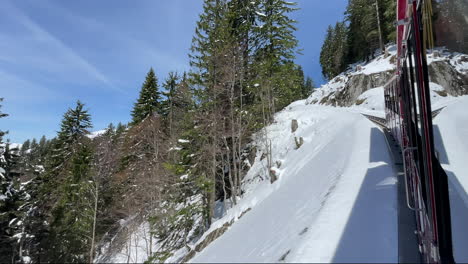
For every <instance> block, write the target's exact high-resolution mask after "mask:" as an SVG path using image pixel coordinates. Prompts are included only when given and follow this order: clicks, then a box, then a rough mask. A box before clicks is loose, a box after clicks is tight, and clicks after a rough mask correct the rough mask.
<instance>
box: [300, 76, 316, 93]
mask: <svg viewBox="0 0 468 264" xmlns="http://www.w3.org/2000/svg"><path fill="white" fill-rule="evenodd" d="M314 88H315V84H314V81H313V80H312V78H310V77H307V78H306V80H305V83H304V88H303V90H302V94H303V96H304V98H307V97H308V96H309V95H311V94H312V92H313V91H314Z"/></svg>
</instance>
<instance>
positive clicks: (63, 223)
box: [50, 142, 95, 263]
mask: <svg viewBox="0 0 468 264" xmlns="http://www.w3.org/2000/svg"><path fill="white" fill-rule="evenodd" d="M92 155H93V151H92V149H91V148H90V147H89V146H88V145H87V144H86V142H81V144H80V145H79V146H78V148H77V149H76V150H75V153H74V154H73V156H72V157H71V162H70V170H69V171H68V172H66V179H65V181H64V183H63V184H62V185H61V190H60V194H61V195H60V198H59V199H58V201H57V203H56V204H55V206H54V208H53V210H52V221H51V226H50V228H51V236H50V246H51V252H50V253H51V254H52V258H51V259H53V260H54V261H55V262H62V263H65V262H67V263H68V262H86V261H87V257H86V256H87V253H88V250H89V243H90V237H91V232H92V222H93V203H92V201H93V195H95V194H94V193H93V192H92V190H93V186H92V183H93V182H92V176H91V173H90V169H91V162H92Z"/></svg>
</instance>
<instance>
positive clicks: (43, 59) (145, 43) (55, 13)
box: [0, 0, 347, 142]
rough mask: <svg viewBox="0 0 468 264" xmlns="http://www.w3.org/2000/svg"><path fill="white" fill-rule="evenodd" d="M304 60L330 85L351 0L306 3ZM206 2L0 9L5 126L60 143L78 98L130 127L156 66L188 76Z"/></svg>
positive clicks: (102, 119) (90, 0)
mask: <svg viewBox="0 0 468 264" xmlns="http://www.w3.org/2000/svg"><path fill="white" fill-rule="evenodd" d="M297 2H298V3H299V7H301V10H300V11H297V12H296V13H295V14H293V17H294V18H295V19H296V20H297V21H298V22H299V23H298V25H297V26H298V28H299V30H298V31H297V32H296V36H297V37H298V39H299V43H300V48H302V49H303V51H302V53H303V55H299V56H298V58H297V63H298V64H301V65H302V66H303V67H304V71H305V73H306V75H309V76H311V77H312V78H313V79H314V81H315V82H316V83H323V79H322V76H321V69H320V65H319V62H318V58H319V52H320V47H321V44H322V41H323V37H324V35H325V31H326V28H327V26H328V25H329V24H334V23H335V22H336V21H338V20H341V19H342V18H343V12H344V10H345V6H346V3H347V0H331V1H319V0H300V1H297ZM202 3H203V1H202V0H138V1H127V0H112V1H111V0H103V1H94V0H80V1H59V0H54V1H52V0H49V1H46V0H41V1H33V0H24V1H10V0H2V4H1V6H0V25H1V27H0V97H4V102H3V107H2V112H5V113H8V114H9V115H10V116H9V117H7V118H2V119H0V129H1V130H9V131H10V133H9V135H7V136H6V138H9V139H10V140H11V141H12V142H23V141H24V140H25V139H27V138H33V137H36V138H39V137H41V136H42V135H46V136H47V137H48V138H51V137H53V136H55V134H56V131H57V130H58V129H59V124H60V120H61V118H62V115H63V113H64V112H65V111H66V110H67V109H68V108H69V107H72V106H74V104H75V102H76V100H77V99H79V100H81V101H82V102H84V103H85V104H86V105H87V107H88V108H89V109H90V113H91V115H92V118H93V124H94V129H93V130H99V129H103V128H105V127H106V126H107V124H109V123H110V122H114V123H118V122H119V121H121V122H128V121H129V120H130V111H131V109H132V106H133V103H134V101H135V100H136V98H137V96H138V93H139V90H140V88H141V84H142V82H143V80H144V77H145V75H146V73H147V72H148V70H149V68H150V67H153V68H154V69H155V71H156V74H157V76H158V77H159V79H160V82H161V81H163V80H164V78H165V77H166V76H167V74H168V72H170V71H179V72H181V71H184V70H188V69H189V66H188V56H187V53H188V51H189V48H190V44H191V39H192V35H193V32H194V29H195V23H196V21H197V19H198V15H199V14H200V13H201V11H202Z"/></svg>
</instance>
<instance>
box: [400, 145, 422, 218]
mask: <svg viewBox="0 0 468 264" xmlns="http://www.w3.org/2000/svg"><path fill="white" fill-rule="evenodd" d="M417 149H418V148H416V147H409V148H405V149H403V152H402V155H403V173H404V177H405V191H406V205H407V206H408V208H409V209H411V210H413V211H422V209H421V208H416V200H415V205H414V206H411V205H410V201H409V192H408V176H407V174H406V153H407V152H408V151H414V150H417Z"/></svg>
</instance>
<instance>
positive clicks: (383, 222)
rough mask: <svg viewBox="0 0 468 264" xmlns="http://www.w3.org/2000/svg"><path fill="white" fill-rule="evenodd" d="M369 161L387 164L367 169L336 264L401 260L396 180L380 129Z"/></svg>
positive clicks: (374, 132)
mask: <svg viewBox="0 0 468 264" xmlns="http://www.w3.org/2000/svg"><path fill="white" fill-rule="evenodd" d="M369 161H370V162H379V161H383V162H386V163H387V164H384V165H380V166H378V167H375V168H369V169H368V170H367V173H366V175H365V177H364V180H363V182H362V185H361V188H360V190H359V194H358V196H357V198H356V201H355V203H354V206H353V209H352V210H351V213H350V216H349V218H348V222H347V224H346V226H345V229H344V231H343V234H342V235H341V239H340V242H339V244H338V247H337V249H336V251H335V255H334V257H333V260H332V261H333V262H348V263H349V262H359V263H362V262H388V263H390V262H394V263H395V262H397V261H398V227H397V188H396V178H395V172H394V170H393V168H392V166H393V165H392V164H393V163H392V161H391V157H390V155H389V153H388V151H387V145H386V142H385V136H384V134H383V132H382V131H381V130H379V129H378V128H372V130H371V146H370V156H369Z"/></svg>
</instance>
